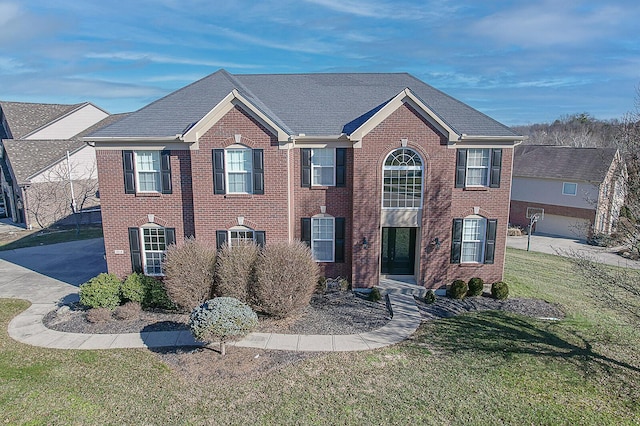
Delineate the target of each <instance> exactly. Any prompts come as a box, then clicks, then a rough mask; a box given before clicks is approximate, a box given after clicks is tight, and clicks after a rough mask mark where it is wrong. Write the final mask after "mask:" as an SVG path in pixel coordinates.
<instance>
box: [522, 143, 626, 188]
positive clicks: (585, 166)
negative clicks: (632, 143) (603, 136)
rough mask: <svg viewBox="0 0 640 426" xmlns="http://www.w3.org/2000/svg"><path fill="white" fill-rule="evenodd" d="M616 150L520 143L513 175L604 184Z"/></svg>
mask: <svg viewBox="0 0 640 426" xmlns="http://www.w3.org/2000/svg"><path fill="white" fill-rule="evenodd" d="M616 151H617V150H616V149H615V148H575V147H569V146H553V145H519V146H517V147H516V148H515V150H514V157H513V176H514V177H529V178H543V179H566V180H570V181H586V182H597V183H600V182H602V181H603V180H604V178H605V176H606V174H607V171H608V170H609V167H611V163H612V161H613V159H614V157H615V155H616Z"/></svg>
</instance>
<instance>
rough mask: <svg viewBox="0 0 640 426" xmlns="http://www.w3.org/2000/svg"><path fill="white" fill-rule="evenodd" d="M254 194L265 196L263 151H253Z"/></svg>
mask: <svg viewBox="0 0 640 426" xmlns="http://www.w3.org/2000/svg"><path fill="white" fill-rule="evenodd" d="M253 193H254V194H259V195H262V194H264V153H263V151H262V150H261V149H254V150H253Z"/></svg>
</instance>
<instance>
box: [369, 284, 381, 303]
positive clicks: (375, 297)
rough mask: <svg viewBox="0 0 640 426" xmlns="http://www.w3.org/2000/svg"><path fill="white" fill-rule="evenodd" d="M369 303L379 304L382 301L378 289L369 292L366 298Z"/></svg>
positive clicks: (374, 288)
mask: <svg viewBox="0 0 640 426" xmlns="http://www.w3.org/2000/svg"><path fill="white" fill-rule="evenodd" d="M368 299H369V301H370V302H379V301H380V300H382V294H380V289H379V288H378V287H373V288H372V289H371V291H370V292H369V297H368Z"/></svg>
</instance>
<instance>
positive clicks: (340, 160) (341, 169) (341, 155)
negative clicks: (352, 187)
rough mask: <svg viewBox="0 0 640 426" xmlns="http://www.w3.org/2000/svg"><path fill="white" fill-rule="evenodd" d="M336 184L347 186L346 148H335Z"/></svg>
mask: <svg viewBox="0 0 640 426" xmlns="http://www.w3.org/2000/svg"><path fill="white" fill-rule="evenodd" d="M336 186H342V187H344V186H347V148H336Z"/></svg>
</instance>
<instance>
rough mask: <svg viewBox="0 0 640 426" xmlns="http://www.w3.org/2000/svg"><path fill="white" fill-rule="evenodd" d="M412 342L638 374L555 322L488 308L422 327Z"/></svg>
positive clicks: (586, 370) (587, 370)
mask: <svg viewBox="0 0 640 426" xmlns="http://www.w3.org/2000/svg"><path fill="white" fill-rule="evenodd" d="M414 342H416V343H419V344H424V345H427V346H429V347H435V348H438V349H440V350H444V351H447V352H453V353H456V352H463V351H469V352H476V353H477V352H478V351H482V352H486V353H493V354H496V353H499V354H502V355H503V356H505V357H508V356H510V355H514V354H531V355H536V356H544V357H551V358H561V359H563V360H566V361H569V362H572V363H574V364H575V365H577V366H578V367H579V368H580V369H581V370H582V371H583V373H584V374H591V373H594V372H596V370H600V371H601V372H605V373H607V374H613V373H615V370H616V369H620V368H622V369H625V370H626V371H628V372H634V373H638V372H640V368H638V367H637V366H635V365H631V364H629V363H627V362H624V361H620V360H617V359H614V358H611V357H609V356H606V355H604V354H601V353H598V352H596V351H595V350H594V347H593V342H592V341H590V340H589V339H587V338H584V337H583V336H580V335H579V333H578V332H577V331H569V330H566V328H565V327H562V326H560V324H558V323H551V322H541V321H537V320H534V319H528V318H526V317H522V316H519V315H515V314H510V313H507V312H499V311H488V312H482V313H477V314H470V315H460V316H457V317H454V318H447V319H444V320H441V321H436V322H433V323H430V324H427V325H426V326H423V328H422V329H421V331H420V333H419V334H417V335H416V336H415V338H414Z"/></svg>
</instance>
